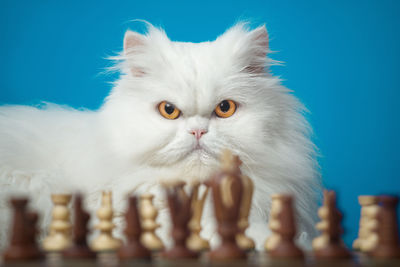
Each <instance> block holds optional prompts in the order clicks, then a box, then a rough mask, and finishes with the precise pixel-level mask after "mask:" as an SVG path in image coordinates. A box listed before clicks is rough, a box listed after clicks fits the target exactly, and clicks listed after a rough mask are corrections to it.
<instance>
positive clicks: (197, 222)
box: [186, 184, 210, 252]
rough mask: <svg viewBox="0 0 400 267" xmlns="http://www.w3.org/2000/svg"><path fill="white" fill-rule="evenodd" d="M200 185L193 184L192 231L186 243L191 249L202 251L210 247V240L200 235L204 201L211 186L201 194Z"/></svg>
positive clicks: (190, 226) (190, 225) (190, 223)
mask: <svg viewBox="0 0 400 267" xmlns="http://www.w3.org/2000/svg"><path fill="white" fill-rule="evenodd" d="M199 187H200V185H198V184H197V185H194V186H193V191H192V194H193V197H192V204H191V210H192V218H191V219H190V222H189V229H190V232H191V233H190V236H189V238H188V240H187V243H186V244H187V246H188V248H189V249H190V250H192V251H196V252H201V251H204V250H208V249H209V248H210V244H209V243H208V241H207V240H205V239H204V238H202V237H201V236H200V232H201V217H202V214H203V208H204V203H205V200H206V198H207V195H208V191H209V187H206V189H205V191H204V192H203V194H202V195H199Z"/></svg>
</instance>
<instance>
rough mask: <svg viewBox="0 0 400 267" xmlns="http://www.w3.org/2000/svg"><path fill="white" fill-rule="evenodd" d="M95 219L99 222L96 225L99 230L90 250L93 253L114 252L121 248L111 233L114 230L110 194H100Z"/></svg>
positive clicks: (118, 241)
mask: <svg viewBox="0 0 400 267" xmlns="http://www.w3.org/2000/svg"><path fill="white" fill-rule="evenodd" d="M96 214H97V217H98V218H99V220H100V222H99V224H97V225H96V229H99V230H100V234H99V235H98V236H97V237H96V238H95V239H94V240H93V241H92V243H91V248H92V249H93V250H94V251H114V250H117V249H118V248H120V247H121V245H122V242H121V240H119V239H117V238H114V237H113V235H112V231H113V229H114V228H115V224H114V223H113V222H112V219H113V208H112V193H111V192H104V191H103V192H102V198H101V207H100V209H98V210H97V213H96Z"/></svg>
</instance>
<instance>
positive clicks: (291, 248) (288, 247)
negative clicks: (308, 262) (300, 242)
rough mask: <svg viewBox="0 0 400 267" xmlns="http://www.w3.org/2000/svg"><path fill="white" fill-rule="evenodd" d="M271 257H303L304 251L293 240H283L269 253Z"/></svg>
mask: <svg viewBox="0 0 400 267" xmlns="http://www.w3.org/2000/svg"><path fill="white" fill-rule="evenodd" d="M268 254H269V255H270V256H271V258H303V257H304V253H303V251H301V250H300V249H299V248H298V247H297V246H296V245H295V244H294V243H293V242H284V241H282V243H281V244H279V245H278V246H277V247H275V248H274V249H272V250H270V251H269V253H268Z"/></svg>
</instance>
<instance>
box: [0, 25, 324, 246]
mask: <svg viewBox="0 0 400 267" xmlns="http://www.w3.org/2000/svg"><path fill="white" fill-rule="evenodd" d="M268 52H269V51H268V35H267V31H266V29H265V27H264V26H262V27H258V28H256V29H254V30H249V29H248V28H247V26H246V24H237V25H236V26H234V27H232V28H231V29H229V30H228V31H227V32H226V33H224V34H223V35H221V36H220V37H219V38H217V39H216V40H215V41H213V42H203V43H196V44H195V43H183V42H172V41H170V40H169V39H168V37H167V36H166V34H165V33H164V32H163V31H162V30H160V29H157V28H155V27H153V26H151V25H149V26H148V32H147V34H145V35H142V34H139V33H136V32H131V31H128V32H127V33H126V35H125V39H124V52H122V53H121V55H120V56H118V57H116V59H117V60H118V62H119V63H118V64H117V67H116V68H118V70H119V71H120V73H121V76H120V78H119V80H118V81H116V83H115V86H114V88H113V90H112V91H111V93H110V95H109V96H108V97H107V99H106V100H105V103H104V105H103V106H102V107H101V108H100V109H99V110H98V111H88V110H74V109H71V108H68V107H62V106H57V105H53V104H46V105H43V106H42V107H28V106H2V107H0V194H1V200H0V227H1V229H0V230H1V231H0V243H1V246H4V244H5V241H6V240H7V231H8V227H6V226H7V225H9V224H10V222H9V220H10V213H9V208H8V207H7V201H6V199H7V198H8V196H9V195H10V193H13V194H14V193H16V192H22V193H26V194H29V196H30V198H31V200H32V206H33V207H34V208H35V209H37V210H39V211H40V212H41V214H42V218H44V219H43V220H42V223H41V228H42V229H43V230H45V229H46V227H47V226H46V225H48V222H49V220H50V216H51V207H52V204H51V202H50V194H51V193H52V192H67V191H74V190H80V191H83V192H86V193H87V206H88V208H89V209H90V210H92V211H94V210H95V209H96V207H97V205H98V202H99V198H100V196H101V194H100V191H101V190H103V189H111V190H113V193H114V204H115V207H116V210H117V215H119V214H121V212H122V211H123V209H124V198H125V196H126V194H127V193H130V192H134V191H137V192H144V191H151V192H154V193H155V194H156V204H157V205H158V207H159V208H160V215H159V222H160V223H161V225H162V227H161V229H160V234H161V236H162V237H163V238H164V239H165V240H167V239H168V223H167V222H168V213H167V212H166V206H165V201H164V200H163V191H162V188H161V186H160V183H159V181H160V180H163V179H176V178H180V179H183V180H194V179H199V180H205V179H207V178H208V177H209V175H210V173H212V172H213V171H215V170H216V169H217V168H218V157H219V155H220V152H221V150H222V149H224V148H229V149H231V150H233V151H234V152H235V153H237V154H238V155H239V156H240V158H241V159H242V161H243V165H242V168H241V169H242V172H243V173H245V174H247V175H248V176H250V177H251V178H252V179H253V181H254V183H255V195H254V199H253V206H252V209H251V215H250V228H249V229H248V231H247V233H248V234H249V235H250V236H251V237H252V238H254V239H255V240H256V243H257V247H258V248H261V247H262V246H263V242H264V241H265V239H266V237H267V236H268V234H269V230H268V226H267V222H268V213H269V208H270V196H271V194H273V193H281V192H285V193H291V194H293V195H294V196H295V199H296V203H297V211H298V224H299V231H300V233H302V242H303V243H305V244H309V241H310V237H312V236H313V235H314V226H313V224H314V218H315V214H316V210H317V208H316V205H317V203H316V202H317V200H316V199H317V195H318V192H319V178H318V171H317V163H316V160H315V147H314V145H313V144H312V142H311V141H310V139H309V132H310V128H309V125H308V124H307V122H306V120H305V119H304V117H303V116H302V113H303V111H304V109H303V106H302V105H301V104H300V103H299V102H298V101H297V100H296V98H295V97H294V96H293V95H292V94H291V93H290V92H289V90H288V89H286V88H285V87H283V86H282V85H281V84H280V81H279V79H278V78H277V77H273V76H272V75H271V74H270V73H269V72H268V66H269V65H270V64H271V62H272V61H271V60H270V59H268V58H267V57H266V55H267V53H268ZM225 99H230V100H234V101H236V102H237V103H238V109H237V111H236V112H235V114H234V115H233V116H231V117H229V118H226V119H222V118H218V117H216V116H215V114H214V113H213V111H214V109H215V107H216V106H217V104H218V103H219V102H221V101H222V100H225ZM164 100H166V101H169V102H171V103H173V104H175V105H176V107H178V108H179V109H180V110H181V111H182V114H181V116H180V117H179V118H178V119H176V120H168V119H165V118H163V117H162V116H161V115H160V114H159V112H158V110H157V105H158V103H160V102H161V101H164ZM199 128H204V129H207V130H208V132H207V133H206V134H205V135H204V136H203V137H202V138H201V139H200V146H201V147H202V149H195V147H196V146H197V141H196V139H195V138H194V136H193V135H192V134H191V133H190V131H191V130H192V129H199ZM210 207H211V205H210V203H207V208H206V211H205V215H204V217H203V224H204V225H203V226H204V231H203V233H202V234H203V235H204V236H205V237H207V238H211V239H212V241H213V243H215V240H217V239H216V238H215V223H214V219H213V216H212V212H211V208H210ZM117 220H118V219H117Z"/></svg>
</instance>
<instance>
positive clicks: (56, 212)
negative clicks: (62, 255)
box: [42, 194, 72, 252]
mask: <svg viewBox="0 0 400 267" xmlns="http://www.w3.org/2000/svg"><path fill="white" fill-rule="evenodd" d="M51 200H52V201H53V204H54V208H53V212H52V219H53V221H52V222H51V224H50V234H49V235H48V236H47V237H46V238H45V239H44V240H43V244H42V245H43V248H44V250H46V251H49V252H50V251H62V250H64V249H66V248H67V247H69V246H70V245H71V227H72V225H71V222H70V215H69V210H68V204H69V202H70V201H71V195H69V194H53V195H51Z"/></svg>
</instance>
